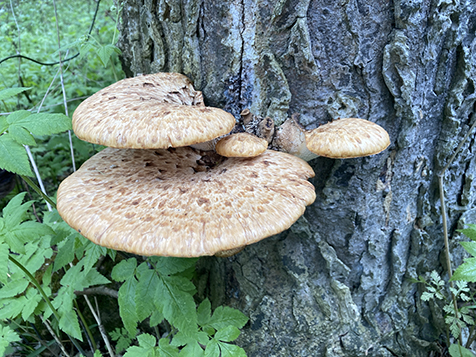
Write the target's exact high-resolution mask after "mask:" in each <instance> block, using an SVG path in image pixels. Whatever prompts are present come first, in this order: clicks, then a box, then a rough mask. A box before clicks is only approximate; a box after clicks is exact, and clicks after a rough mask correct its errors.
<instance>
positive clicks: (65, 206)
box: [57, 147, 316, 257]
mask: <svg viewBox="0 0 476 357" xmlns="http://www.w3.org/2000/svg"><path fill="white" fill-rule="evenodd" d="M312 176H314V172H313V170H312V169H311V167H310V166H309V165H308V164H307V163H306V162H305V161H303V160H301V159H299V158H297V157H295V156H292V155H289V154H286V153H282V152H277V151H271V150H268V151H266V152H265V153H263V154H262V155H259V156H256V157H253V158H224V157H222V158H219V159H218V161H217V160H216V159H215V158H212V159H211V160H210V158H208V157H207V154H206V153H204V152H201V151H199V150H195V149H193V148H190V147H182V148H177V149H173V148H170V149H167V150H133V149H122V150H121V149H112V148H106V149H104V150H103V151H101V152H100V153H98V154H96V155H95V156H93V157H92V158H91V159H89V160H88V161H87V162H86V163H84V164H83V165H82V166H81V168H80V169H79V170H78V171H76V172H75V173H74V174H72V175H71V176H69V177H68V178H66V179H65V180H64V181H63V182H62V183H61V185H60V187H59V189H58V196H57V197H58V205H57V207H58V212H59V213H60V215H61V216H62V217H63V219H64V220H65V221H66V222H67V223H68V224H69V225H70V226H71V227H73V228H75V229H76V230H78V231H79V232H80V233H81V234H83V235H84V236H85V237H87V238H89V239H90V240H92V241H93V242H94V243H96V244H99V245H102V246H106V247H109V248H113V249H118V250H123V251H127V252H132V253H136V254H141V255H162V256H176V257H197V256H202V255H214V254H217V253H218V254H219V255H220V254H221V255H223V254H225V255H226V252H227V251H230V250H233V249H236V248H239V247H242V246H245V245H248V244H251V243H255V242H257V241H259V240H261V239H263V238H266V237H269V236H272V235H274V234H277V233H279V232H281V231H283V230H285V229H287V228H289V227H290V226H291V225H292V224H293V223H294V222H295V221H296V220H297V219H298V218H299V217H300V216H301V215H302V214H303V213H304V210H305V207H306V206H307V205H309V204H311V203H312V202H314V200H315V197H316V195H315V191H314V187H313V186H312V184H311V183H310V182H308V181H307V179H308V178H309V177H312Z"/></svg>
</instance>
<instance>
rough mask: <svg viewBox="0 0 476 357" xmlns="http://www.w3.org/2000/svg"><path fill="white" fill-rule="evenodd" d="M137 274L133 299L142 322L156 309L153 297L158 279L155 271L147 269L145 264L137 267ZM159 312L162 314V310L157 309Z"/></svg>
mask: <svg viewBox="0 0 476 357" xmlns="http://www.w3.org/2000/svg"><path fill="white" fill-rule="evenodd" d="M137 272H138V274H137V279H138V284H137V292H136V298H135V302H136V306H137V310H136V311H137V317H138V318H139V321H143V320H144V319H146V318H147V317H149V316H150V315H151V314H152V312H153V311H154V310H155V309H156V305H154V298H153V297H154V296H155V294H156V290H157V289H158V286H159V277H158V276H157V273H156V272H155V270H152V269H149V267H148V266H147V264H145V263H142V264H141V265H139V267H138V268H137ZM159 311H161V312H162V309H161V308H159Z"/></svg>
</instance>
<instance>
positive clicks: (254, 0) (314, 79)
mask: <svg viewBox="0 0 476 357" xmlns="http://www.w3.org/2000/svg"><path fill="white" fill-rule="evenodd" d="M475 31H476V0H466V1H463V0H453V1H450V0H394V1H393V2H392V1H388V0H378V1H375V0H221V1H216V0H159V1H151V0H145V1H140V0H127V1H125V4H124V8H123V15H122V24H121V37H120V47H121V49H122V51H123V57H124V64H125V68H126V73H128V74H129V75H131V76H132V75H136V74H138V73H154V72H180V73H183V74H185V75H187V76H188V77H189V78H190V79H191V80H192V81H193V82H194V85H195V88H196V89H197V90H201V91H203V94H204V97H205V102H206V104H207V105H209V106H215V107H220V108H223V109H225V110H227V111H229V112H231V113H232V114H234V115H235V116H237V117H238V116H239V113H240V111H241V110H243V109H245V108H249V109H250V110H251V112H253V113H254V114H257V115H261V116H263V117H265V116H269V117H271V118H273V119H274V121H275V123H276V125H279V124H281V123H282V122H283V121H284V120H285V119H286V118H287V117H289V116H290V115H291V114H293V113H300V121H301V123H302V124H303V125H304V126H306V127H307V128H314V127H316V126H318V125H320V124H323V123H326V122H327V121H329V120H330V119H332V118H337V117H361V118H366V119H369V120H370V121H373V122H376V123H378V124H379V125H381V126H382V127H384V128H385V129H386V130H387V131H388V132H389V133H390V137H391V140H392V143H391V145H390V147H389V148H388V149H387V150H386V151H384V152H383V153H381V154H378V155H375V156H371V157H365V158H357V159H347V160H332V159H326V158H318V159H315V160H313V161H311V162H310V164H311V166H312V167H313V168H314V170H315V172H316V177H315V178H314V179H313V180H311V181H312V183H313V184H314V185H315V187H316V193H317V200H316V202H315V203H314V204H313V205H312V206H310V207H308V208H307V210H306V213H305V215H304V217H302V218H301V219H300V220H299V221H298V222H297V223H296V224H294V225H293V226H292V227H291V228H290V229H289V230H288V231H286V232H283V233H282V234H280V235H277V236H274V237H271V238H268V239H265V240H263V241H261V242H259V243H256V244H253V245H251V246H248V247H247V248H246V249H245V250H244V251H243V252H241V253H239V254H238V255H236V256H233V257H231V258H227V259H224V258H214V257H211V258H203V259H201V260H200V271H201V273H202V274H203V275H202V276H201V278H200V292H201V294H204V295H207V296H211V298H212V301H213V303H214V304H216V305H219V304H228V305H230V306H233V307H236V308H238V309H240V310H241V311H243V312H244V313H245V314H247V315H248V316H249V317H250V322H249V324H248V325H247V326H246V327H245V328H244V330H243V333H242V335H241V337H240V339H239V340H238V343H239V344H240V345H241V346H242V347H243V348H244V349H245V350H246V351H247V353H248V356H404V355H406V356H427V355H428V353H429V351H432V350H438V343H437V341H438V339H439V336H440V334H441V328H442V320H443V315H444V313H443V311H441V310H440V311H439V310H434V309H433V310H432V309H431V308H430V306H431V305H428V304H426V303H423V302H422V301H421V299H420V295H421V291H422V287H421V286H417V285H415V284H413V283H411V282H409V279H410V278H416V277H417V276H418V275H425V274H426V273H428V272H429V271H431V270H437V271H438V272H440V273H441V274H442V275H445V274H447V272H446V268H445V263H444V251H443V249H444V241H443V233H442V218H441V211H440V203H439V194H438V185H437V183H438V182H437V174H438V173H440V172H441V170H442V168H443V167H444V166H445V165H446V163H447V162H448V160H449V158H450V157H451V155H452V154H453V152H454V150H455V149H456V147H457V146H458V144H459V143H460V141H461V139H462V137H463V136H464V135H465V134H466V132H467V131H468V129H469V125H470V124H471V123H472V121H473V120H475V118H474V113H475V111H476V105H475V101H476V93H475V82H474V79H475V78H476V40H475ZM475 145H476V144H475V142H474V139H470V140H469V141H468V142H467V143H466V144H465V145H464V146H463V148H462V151H461V153H460V154H459V155H458V156H457V157H456V160H455V163H454V164H453V165H451V167H450V168H449V170H448V172H447V175H446V176H445V195H446V200H447V205H448V217H449V228H450V239H451V240H450V246H451V249H452V251H453V259H454V261H453V264H454V265H455V264H456V263H458V262H460V261H461V256H462V252H461V249H460V248H459V244H458V241H461V240H464V239H465V238H464V237H461V236H460V234H459V233H457V232H456V231H455V230H456V229H458V228H462V227H463V226H464V225H465V224H466V223H476V209H475V208H473V206H474V202H475V199H476V187H475V185H474V182H473V180H474V178H475V173H476V170H475V166H476V162H475V159H474V155H473V151H474V150H476V147H475Z"/></svg>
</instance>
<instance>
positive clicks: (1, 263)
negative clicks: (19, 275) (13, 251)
mask: <svg viewBox="0 0 476 357" xmlns="http://www.w3.org/2000/svg"><path fill="white" fill-rule="evenodd" d="M8 254H9V249H8V245H7V244H6V243H4V242H0V283H3V284H5V283H6V282H7V277H8V275H7V273H8Z"/></svg>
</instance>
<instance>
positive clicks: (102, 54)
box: [96, 44, 116, 67]
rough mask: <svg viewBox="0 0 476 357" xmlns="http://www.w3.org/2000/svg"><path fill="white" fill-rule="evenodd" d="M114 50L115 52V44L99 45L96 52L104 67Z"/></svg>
mask: <svg viewBox="0 0 476 357" xmlns="http://www.w3.org/2000/svg"><path fill="white" fill-rule="evenodd" d="M114 52H116V46H114V45H111V44H108V45H105V46H101V47H99V48H98V49H97V52H96V53H97V55H98V56H99V58H100V60H101V62H102V64H103V65H104V67H106V66H107V65H108V63H109V59H110V58H111V56H112V54H113V53H114Z"/></svg>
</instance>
